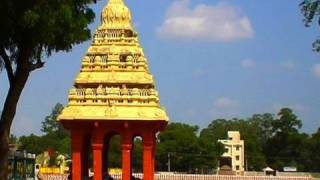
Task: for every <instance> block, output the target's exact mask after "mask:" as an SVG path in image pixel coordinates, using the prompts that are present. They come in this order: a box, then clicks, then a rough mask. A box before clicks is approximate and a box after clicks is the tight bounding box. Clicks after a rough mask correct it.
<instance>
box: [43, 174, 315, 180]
mask: <svg viewBox="0 0 320 180" xmlns="http://www.w3.org/2000/svg"><path fill="white" fill-rule="evenodd" d="M111 176H112V177H113V178H114V180H121V176H122V175H121V174H111ZM133 176H134V177H135V178H139V179H141V180H142V179H143V174H133ZM40 177H41V179H43V180H67V175H58V174H57V175H55V174H42V175H40ZM154 177H155V178H154V179H155V180H313V178H312V177H298V176H297V177H295V176H224V175H195V174H155V176H154Z"/></svg>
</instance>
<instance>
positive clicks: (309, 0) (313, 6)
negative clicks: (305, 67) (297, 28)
mask: <svg viewBox="0 0 320 180" xmlns="http://www.w3.org/2000/svg"><path fill="white" fill-rule="evenodd" d="M300 7H301V11H302V13H303V16H304V23H305V25H306V26H307V27H309V26H311V24H312V22H314V21H316V22H317V23H318V25H320V16H319V15H320V0H303V2H302V3H301V4H300ZM313 48H314V50H315V51H317V52H319V51H320V39H317V40H316V41H315V42H314V43H313Z"/></svg>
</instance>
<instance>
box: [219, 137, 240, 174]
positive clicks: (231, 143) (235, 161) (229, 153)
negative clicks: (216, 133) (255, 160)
mask: <svg viewBox="0 0 320 180" xmlns="http://www.w3.org/2000/svg"><path fill="white" fill-rule="evenodd" d="M219 142H221V143H222V144H224V146H225V148H226V152H225V153H224V154H223V155H222V157H230V158H231V159H232V171H235V172H236V174H237V175H240V174H241V175H243V172H244V170H245V164H244V162H245V160H244V141H243V140H241V138H240V133H239V132H237V131H229V132H228V139H222V140H219Z"/></svg>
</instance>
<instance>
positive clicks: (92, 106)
mask: <svg viewBox="0 0 320 180" xmlns="http://www.w3.org/2000/svg"><path fill="white" fill-rule="evenodd" d="M60 119H61V120H77V119H81V120H83V119H91V120H97V119H99V120H101V119H105V120H164V121H167V120H168V117H167V115H166V112H165V110H164V108H162V107H161V106H160V103H159V96H158V92H157V91H156V90H155V85H154V79H153V76H152V75H151V74H150V72H149V68H148V62H147V59H146V57H145V56H144V52H143V49H142V48H141V46H140V44H139V40H138V35H137V33H136V31H135V30H134V29H133V27H132V23H131V12H130V10H129V9H128V7H127V6H126V5H125V3H124V2H123V0H110V1H109V2H108V4H107V6H106V7H105V8H104V9H103V11H102V14H101V25H100V26H99V27H98V29H97V31H96V33H95V35H94V38H93V42H92V44H91V46H90V47H89V49H88V51H87V53H86V54H85V56H84V57H83V60H82V67H81V71H80V73H79V75H78V76H77V77H76V79H75V83H74V87H73V88H71V90H70V92H69V103H68V106H67V107H66V108H65V109H64V110H63V112H62V114H61V116H60Z"/></svg>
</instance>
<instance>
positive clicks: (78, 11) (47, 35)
mask: <svg viewBox="0 0 320 180" xmlns="http://www.w3.org/2000/svg"><path fill="white" fill-rule="evenodd" d="M94 1H95V0H66V1H57V0H23V1H21V0H1V3H0V22H1V28H0V73H1V72H2V70H3V69H5V72H6V74H7V78H8V83H9V88H8V91H7V95H6V98H5V101H4V106H3V110H2V112H1V114H0V115H1V116H0V154H1V156H0V179H7V178H8V175H7V168H6V167H7V164H8V155H9V154H8V153H9V141H10V129H11V125H12V122H13V120H14V117H15V114H16V109H17V104H18V101H19V99H20V96H21V94H22V91H23V89H24V87H25V85H26V84H27V82H28V79H29V77H30V74H31V73H32V72H33V71H34V70H36V69H39V68H42V67H43V66H44V64H45V60H44V58H43V57H44V56H45V55H46V56H50V55H51V53H52V52H58V51H70V50H71V48H72V47H73V46H74V45H76V44H79V43H81V42H83V41H86V40H88V39H90V37H91V33H90V30H89V27H88V25H89V24H90V23H91V22H92V21H93V19H94V17H95V14H94V12H93V10H92V9H91V8H90V7H89V5H90V4H91V3H93V2H94Z"/></svg>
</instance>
